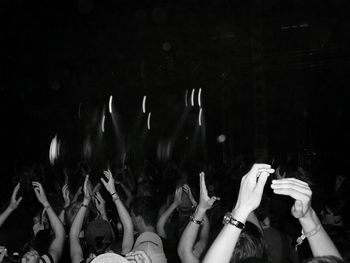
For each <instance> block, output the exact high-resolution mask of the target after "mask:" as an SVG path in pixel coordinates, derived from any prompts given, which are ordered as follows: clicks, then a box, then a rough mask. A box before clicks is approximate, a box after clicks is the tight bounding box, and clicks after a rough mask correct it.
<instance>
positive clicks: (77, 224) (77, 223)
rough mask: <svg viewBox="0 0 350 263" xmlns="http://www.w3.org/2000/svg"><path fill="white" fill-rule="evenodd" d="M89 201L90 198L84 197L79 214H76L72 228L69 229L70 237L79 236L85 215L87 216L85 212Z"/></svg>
mask: <svg viewBox="0 0 350 263" xmlns="http://www.w3.org/2000/svg"><path fill="white" fill-rule="evenodd" d="M89 203H90V200H87V199H84V201H83V203H82V205H81V207H80V209H79V211H78V213H77V215H76V216H75V219H74V221H73V224H72V226H71V228H70V231H69V236H70V237H71V236H72V237H76V238H79V234H80V231H81V229H82V227H83V222H84V217H85V213H86V210H87V206H88V205H89Z"/></svg>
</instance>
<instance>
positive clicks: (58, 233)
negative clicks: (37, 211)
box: [45, 204, 65, 238]
mask: <svg viewBox="0 0 350 263" xmlns="http://www.w3.org/2000/svg"><path fill="white" fill-rule="evenodd" d="M47 207H48V208H47ZM45 209H46V214H47V217H48V218H49V221H50V225H51V227H52V229H53V231H54V233H55V237H63V238H64V237H65V234H64V227H63V224H62V222H61V220H60V219H59V218H58V217H57V215H56V213H55V211H54V210H53V209H52V207H51V206H50V205H49V204H48V206H46V208H45ZM63 211H64V210H63Z"/></svg>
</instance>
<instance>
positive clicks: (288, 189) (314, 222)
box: [271, 178, 341, 258]
mask: <svg viewBox="0 0 350 263" xmlns="http://www.w3.org/2000/svg"><path fill="white" fill-rule="evenodd" d="M271 188H272V189H273V191H274V193H275V194H279V195H289V196H290V197H292V198H293V199H295V202H294V205H293V207H292V210H291V211H292V215H293V216H294V217H295V218H297V219H298V220H299V222H300V224H301V226H302V229H303V235H305V236H306V237H307V240H308V241H309V244H310V248H311V251H312V254H313V256H314V257H318V256H336V257H339V258H341V256H340V254H339V251H338V249H337V248H336V246H335V245H334V243H333V241H332V240H331V239H330V237H329V236H328V234H327V232H326V231H325V230H324V228H323V227H322V224H321V222H320V220H319V219H318V217H317V215H316V213H315V211H314V210H313V209H312V207H311V196H312V191H311V189H310V187H309V185H308V184H307V183H305V182H303V181H301V180H298V179H295V178H286V179H280V180H273V181H272V184H271ZM302 237H303V236H302ZM302 239H304V238H299V240H300V242H299V243H300V244H301V242H302Z"/></svg>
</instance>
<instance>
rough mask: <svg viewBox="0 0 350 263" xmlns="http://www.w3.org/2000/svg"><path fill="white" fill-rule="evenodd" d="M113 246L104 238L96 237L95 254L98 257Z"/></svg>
mask: <svg viewBox="0 0 350 263" xmlns="http://www.w3.org/2000/svg"><path fill="white" fill-rule="evenodd" d="M110 245H111V242H109V241H106V240H105V239H104V238H103V237H102V236H98V237H95V246H94V248H93V249H94V252H95V254H96V256H98V255H101V254H103V253H105V252H106V249H107V248H108V247H109V246H110Z"/></svg>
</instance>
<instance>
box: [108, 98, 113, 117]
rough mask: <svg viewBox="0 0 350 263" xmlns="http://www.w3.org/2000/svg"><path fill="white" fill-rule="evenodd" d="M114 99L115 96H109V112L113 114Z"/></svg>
mask: <svg viewBox="0 0 350 263" xmlns="http://www.w3.org/2000/svg"><path fill="white" fill-rule="evenodd" d="M112 100H113V96H112V95H111V96H109V113H110V114H112Z"/></svg>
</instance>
